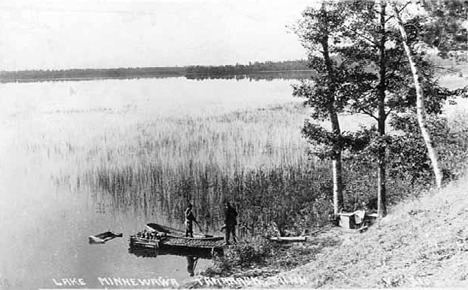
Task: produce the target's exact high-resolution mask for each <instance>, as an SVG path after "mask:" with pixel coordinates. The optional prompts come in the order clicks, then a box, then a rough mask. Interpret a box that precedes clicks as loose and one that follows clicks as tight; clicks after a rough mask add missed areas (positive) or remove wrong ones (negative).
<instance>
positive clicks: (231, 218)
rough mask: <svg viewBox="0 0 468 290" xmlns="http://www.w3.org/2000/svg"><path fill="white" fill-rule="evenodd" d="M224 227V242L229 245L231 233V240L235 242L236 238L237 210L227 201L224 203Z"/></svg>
mask: <svg viewBox="0 0 468 290" xmlns="http://www.w3.org/2000/svg"><path fill="white" fill-rule="evenodd" d="M224 216H225V219H224V227H223V228H225V230H226V232H225V235H226V237H225V241H226V244H227V245H229V238H230V237H231V235H232V240H233V241H234V243H236V242H237V238H236V225H237V211H236V209H235V208H234V207H232V206H231V204H230V203H229V202H225V203H224Z"/></svg>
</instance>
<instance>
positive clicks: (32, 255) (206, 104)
mask: <svg viewBox="0 0 468 290" xmlns="http://www.w3.org/2000/svg"><path fill="white" fill-rule="evenodd" d="M293 82H294V81H292V80H279V79H275V80H269V81H266V80H259V81H250V80H248V79H242V80H234V79H231V80H222V79H218V80H202V81H197V80H188V79H185V78H165V79H162V78H161V79H132V80H95V81H79V82H77V81H70V82H40V83H7V84H0V104H1V105H0V125H1V127H0V136H1V140H0V196H1V198H0V229H1V230H2V235H1V237H0V289H1V288H2V287H4V286H10V287H12V288H18V289H33V288H47V287H51V288H56V287H58V286H57V285H56V283H55V281H57V282H60V281H61V279H73V278H74V279H83V282H84V283H86V286H85V287H88V288H93V287H103V285H102V284H101V283H100V282H99V280H98V279H99V278H129V279H131V278H134V279H151V278H156V279H158V278H163V279H175V281H177V283H179V284H183V283H184V282H186V281H188V280H191V278H190V276H189V273H188V271H187V258H186V257H184V256H174V255H160V256H157V257H145V258H144V257H138V256H136V255H134V254H131V253H129V251H128V247H129V242H128V238H129V236H130V235H132V234H135V233H136V232H137V231H139V230H142V229H143V228H144V225H145V224H146V223H148V222H157V223H164V224H168V223H169V224H170V225H172V226H173V227H178V228H182V224H181V223H180V222H177V221H174V219H170V216H168V215H169V214H168V213H167V212H164V211H161V210H159V209H160V208H161V207H160V206H159V205H158V204H157V201H154V203H150V204H146V203H145V207H148V208H149V210H145V211H141V210H138V209H137V208H133V207H132V206H131V205H129V204H125V203H124V202H117V201H116V200H115V199H113V198H112V197H111V196H109V194H107V193H106V192H105V191H100V190H97V189H96V188H92V187H86V186H83V185H81V186H77V183H79V181H77V180H79V178H78V177H79V172H81V171H82V170H83V166H85V163H86V162H97V163H99V160H93V159H92V158H93V155H92V154H91V155H89V156H85V157H83V158H84V159H86V160H85V161H86V162H83V163H81V162H79V161H77V160H76V159H74V158H73V157H72V156H73V154H74V152H76V151H80V150H81V151H83V152H86V150H87V148H92V147H96V148H98V149H97V150H99V148H100V147H99V146H101V145H100V144H104V143H102V140H101V138H102V136H104V135H106V134H107V133H109V132H120V131H121V130H124V129H123V128H138V127H139V126H140V125H142V124H148V123H152V122H155V124H158V123H157V121H158V120H160V119H163V118H182V117H190V118H195V117H206V116H216V115H221V114H225V113H229V112H234V111H244V110H254V109H258V108H266V107H270V106H275V105H282V104H287V103H291V102H293V101H296V102H298V101H300V100H293V97H292V96H291V93H292V89H291V83H293ZM302 119H303V118H302V117H299V118H298V120H299V121H298V128H299V127H300V125H301V123H302ZM360 121H362V119H360V118H354V119H353V118H349V119H348V120H347V122H344V128H343V129H345V130H346V129H348V130H349V129H352V128H357V126H358V124H359V123H360ZM123 132H124V133H125V131H123ZM127 133H128V134H132V132H127ZM175 133H176V134H177V132H175ZM296 136H297V137H296V138H300V132H299V130H297V135H296ZM109 142H116V141H115V140H113V141H112V140H111V141H109ZM123 145H125V144H123ZM102 146H105V145H102ZM64 148H65V149H64ZM102 149H103V150H104V148H102ZM124 149H125V148H124ZM64 150H65V151H64ZM210 206H215V205H210ZM152 208H153V210H151V209H152ZM180 215H182V213H180ZM199 219H201V218H200V217H199ZM176 220H177V219H176ZM179 220H180V219H179ZM202 222H203V221H202ZM107 230H112V231H114V232H116V233H123V238H116V239H114V240H111V241H109V242H108V243H106V244H104V245H90V244H88V236H90V235H95V234H98V233H101V232H104V231H107ZM209 232H210V233H211V234H218V235H219V234H221V233H220V232H215V229H214V228H210V229H209ZM210 263H211V262H210V260H207V259H199V260H198V262H197V264H196V269H195V272H196V273H197V272H199V271H201V270H204V269H206V267H208V266H209V265H210ZM53 279H55V281H54V280H53ZM82 287H83V286H82ZM110 287H112V286H110ZM123 287H124V288H129V287H128V285H127V286H123ZM138 287H139V288H143V287H144V286H142V285H139V286H138Z"/></svg>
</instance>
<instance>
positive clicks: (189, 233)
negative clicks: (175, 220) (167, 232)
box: [185, 221, 193, 238]
mask: <svg viewBox="0 0 468 290" xmlns="http://www.w3.org/2000/svg"><path fill="white" fill-rule="evenodd" d="M185 236H186V237H191V238H193V223H192V221H185Z"/></svg>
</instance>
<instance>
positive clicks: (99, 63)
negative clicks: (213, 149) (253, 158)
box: [0, 0, 314, 71]
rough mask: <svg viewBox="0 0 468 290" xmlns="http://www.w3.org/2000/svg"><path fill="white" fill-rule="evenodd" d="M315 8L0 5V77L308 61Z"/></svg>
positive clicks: (237, 1)
mask: <svg viewBox="0 0 468 290" xmlns="http://www.w3.org/2000/svg"><path fill="white" fill-rule="evenodd" d="M313 2H314V0H309V1H305V0H229V1H228V0H192V1H189V0H63V1H59V0H55V1H50V0H44V1H33V0H0V71H1V70H21V69H64V68H98V67H144V66H184V65H192V64H202V65H203V64H204V65H217V64H235V63H236V62H238V63H248V62H249V61H266V60H273V61H276V60H294V59H302V58H305V51H304V49H303V48H302V47H301V46H300V44H299V41H298V38H297V36H296V35H294V33H292V32H291V31H290V30H289V29H288V28H287V26H288V25H291V24H293V23H294V22H295V21H297V20H298V19H299V18H300V17H301V12H302V11H303V10H304V9H305V8H306V7H307V6H308V5H310V4H312V3H313Z"/></svg>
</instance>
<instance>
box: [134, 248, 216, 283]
mask: <svg viewBox="0 0 468 290" xmlns="http://www.w3.org/2000/svg"><path fill="white" fill-rule="evenodd" d="M128 252H129V253H130V254H132V255H135V256H137V257H140V258H157V257H159V256H164V255H172V256H182V257H185V258H186V260H187V273H188V274H189V276H190V277H193V276H194V275H195V270H196V267H197V264H198V261H199V260H200V259H201V260H210V259H212V258H213V254H212V252H211V251H210V250H200V249H199V250H194V249H171V248H166V249H147V248H139V247H129V248H128Z"/></svg>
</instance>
